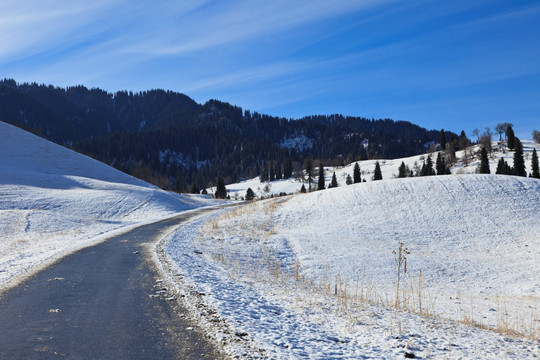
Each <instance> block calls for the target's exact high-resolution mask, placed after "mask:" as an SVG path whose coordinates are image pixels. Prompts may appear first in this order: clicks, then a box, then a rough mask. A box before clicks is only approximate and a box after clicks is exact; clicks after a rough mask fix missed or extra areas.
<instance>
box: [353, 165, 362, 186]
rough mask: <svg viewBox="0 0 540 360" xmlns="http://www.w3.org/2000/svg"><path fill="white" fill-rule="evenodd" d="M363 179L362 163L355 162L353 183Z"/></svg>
mask: <svg viewBox="0 0 540 360" xmlns="http://www.w3.org/2000/svg"><path fill="white" fill-rule="evenodd" d="M361 181H362V178H361V177H360V165H358V163H356V164H354V170H353V183H354V184H356V183H359V182H361Z"/></svg>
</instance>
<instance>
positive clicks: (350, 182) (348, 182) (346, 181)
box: [345, 174, 353, 185]
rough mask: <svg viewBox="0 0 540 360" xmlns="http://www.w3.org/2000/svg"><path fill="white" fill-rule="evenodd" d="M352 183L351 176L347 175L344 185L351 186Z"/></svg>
mask: <svg viewBox="0 0 540 360" xmlns="http://www.w3.org/2000/svg"><path fill="white" fill-rule="evenodd" d="M352 183H353V179H352V177H351V174H347V179H346V180H345V184H347V185H351V184H352Z"/></svg>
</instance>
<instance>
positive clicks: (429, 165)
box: [420, 155, 435, 176]
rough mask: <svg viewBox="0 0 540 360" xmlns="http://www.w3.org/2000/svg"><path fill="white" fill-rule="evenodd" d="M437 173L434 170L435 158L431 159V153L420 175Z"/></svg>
mask: <svg viewBox="0 0 540 360" xmlns="http://www.w3.org/2000/svg"><path fill="white" fill-rule="evenodd" d="M432 175H435V170H433V160H431V155H428V157H427V159H426V160H425V161H424V164H423V165H422V170H421V172H420V176H432Z"/></svg>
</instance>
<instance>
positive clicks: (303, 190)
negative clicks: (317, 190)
mask: <svg viewBox="0 0 540 360" xmlns="http://www.w3.org/2000/svg"><path fill="white" fill-rule="evenodd" d="M300 192H301V193H302V194H305V193H306V187H305V186H304V184H302V187H301V188H300Z"/></svg>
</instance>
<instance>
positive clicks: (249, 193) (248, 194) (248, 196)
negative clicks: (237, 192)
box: [246, 188, 255, 201]
mask: <svg viewBox="0 0 540 360" xmlns="http://www.w3.org/2000/svg"><path fill="white" fill-rule="evenodd" d="M253 199H255V192H253V190H251V188H248V189H247V190H246V200H248V201H251V200H253Z"/></svg>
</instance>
